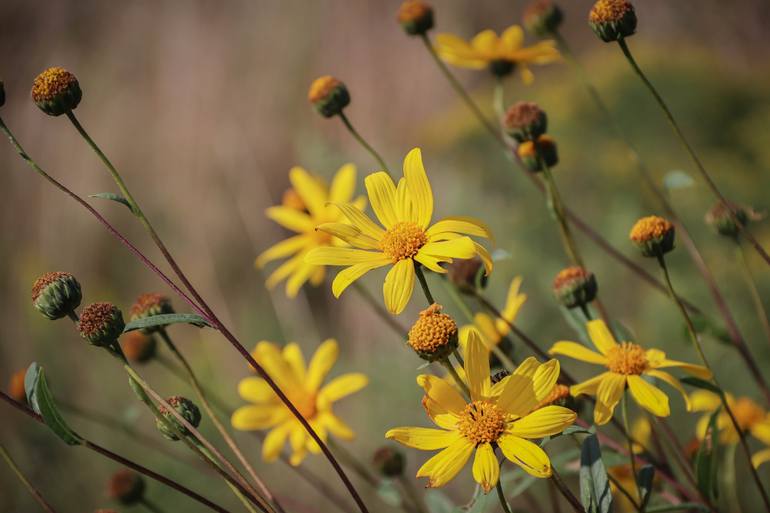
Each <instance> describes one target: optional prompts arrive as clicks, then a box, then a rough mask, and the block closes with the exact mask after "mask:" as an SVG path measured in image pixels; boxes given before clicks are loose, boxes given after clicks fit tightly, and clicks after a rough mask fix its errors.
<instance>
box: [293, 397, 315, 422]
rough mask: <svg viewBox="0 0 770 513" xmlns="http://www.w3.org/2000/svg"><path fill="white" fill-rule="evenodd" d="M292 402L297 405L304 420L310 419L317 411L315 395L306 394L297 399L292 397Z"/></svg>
mask: <svg viewBox="0 0 770 513" xmlns="http://www.w3.org/2000/svg"><path fill="white" fill-rule="evenodd" d="M292 402H293V403H294V405H295V406H296V407H297V410H298V411H299V413H300V414H301V415H302V416H303V417H305V419H306V420H311V419H313V417H315V415H316V413H318V408H317V401H316V395H315V394H312V395H306V396H302V397H299V398H297V399H292Z"/></svg>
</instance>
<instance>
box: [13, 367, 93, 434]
mask: <svg viewBox="0 0 770 513" xmlns="http://www.w3.org/2000/svg"><path fill="white" fill-rule="evenodd" d="M24 390H25V392H26V394H27V402H28V403H29V405H30V407H31V408H32V409H33V410H34V411H35V413H37V414H38V415H40V416H41V417H43V421H44V422H45V425H46V426H48V427H49V428H50V429H51V431H53V432H54V434H55V435H56V436H58V437H59V438H61V439H62V440H64V442H65V443H66V444H68V445H80V444H81V443H83V439H82V438H81V437H80V435H78V434H77V433H75V432H74V431H73V430H72V429H70V427H69V426H68V425H67V423H66V422H65V421H64V419H63V418H62V416H61V414H60V413H59V410H58V409H57V408H56V403H55V402H54V399H53V394H51V389H50V388H49V387H48V382H47V381H46V379H45V372H44V370H43V368H42V367H41V366H40V365H38V364H37V362H32V364H31V365H30V366H29V368H28V369H27V374H26V376H25V377H24Z"/></svg>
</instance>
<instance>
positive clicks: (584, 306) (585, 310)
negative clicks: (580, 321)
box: [580, 303, 593, 321]
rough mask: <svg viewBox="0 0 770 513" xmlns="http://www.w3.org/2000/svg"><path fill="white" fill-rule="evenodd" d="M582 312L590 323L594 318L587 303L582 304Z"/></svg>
mask: <svg viewBox="0 0 770 513" xmlns="http://www.w3.org/2000/svg"><path fill="white" fill-rule="evenodd" d="M580 311H581V312H582V313H583V317H585V318H586V321H590V320H591V319H593V316H592V315H591V310H589V309H588V305H587V304H585V303H580Z"/></svg>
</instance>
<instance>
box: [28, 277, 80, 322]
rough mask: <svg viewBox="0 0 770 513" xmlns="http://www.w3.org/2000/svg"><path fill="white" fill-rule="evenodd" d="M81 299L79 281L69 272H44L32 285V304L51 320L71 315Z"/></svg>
mask: <svg viewBox="0 0 770 513" xmlns="http://www.w3.org/2000/svg"><path fill="white" fill-rule="evenodd" d="M82 299H83V293H82V291H81V290H80V283H78V280H76V279H75V277H74V276H72V275H71V274H70V273H63V272H52V273H46V274H44V275H43V276H41V277H40V278H38V279H37V280H35V283H34V285H32V305H33V306H34V307H35V309H36V310H37V311H38V312H40V313H41V314H43V315H44V316H46V317H47V318H49V319H51V320H52V321H53V320H56V319H61V318H62V317H66V316H68V315H71V314H72V313H73V312H74V311H75V309H76V308H77V307H79V306H80V301H81V300H82Z"/></svg>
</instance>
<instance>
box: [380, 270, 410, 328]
mask: <svg viewBox="0 0 770 513" xmlns="http://www.w3.org/2000/svg"><path fill="white" fill-rule="evenodd" d="M412 290H414V263H413V262H412V259H411V258H405V259H403V260H399V261H398V262H396V264H395V265H394V266H393V267H392V268H391V269H390V271H388V275H387V276H385V283H384V284H383V286H382V294H383V296H384V298H385V307H386V308H387V309H388V311H389V312H390V313H392V314H396V315H398V314H400V313H401V312H402V311H404V308H406V305H407V304H408V303H409V299H411V297H412Z"/></svg>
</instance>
